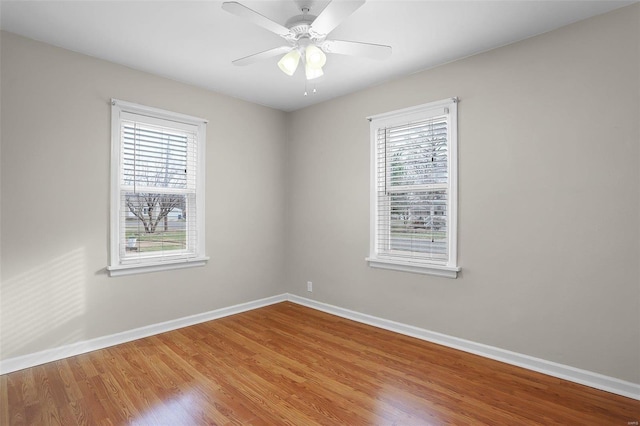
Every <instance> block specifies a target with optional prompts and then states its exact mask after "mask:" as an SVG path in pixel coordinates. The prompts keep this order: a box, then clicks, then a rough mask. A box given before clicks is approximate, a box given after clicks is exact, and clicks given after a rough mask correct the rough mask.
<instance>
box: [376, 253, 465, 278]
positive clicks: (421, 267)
mask: <svg viewBox="0 0 640 426" xmlns="http://www.w3.org/2000/svg"><path fill="white" fill-rule="evenodd" d="M366 261H367V262H369V266H370V267H372V268H382V269H392V270H395V271H402V272H412V273H414V274H426V275H435V276H438V277H445V278H457V277H458V272H460V267H458V266H445V265H436V264H424V263H416V262H407V261H402V260H395V259H379V258H372V257H368V258H366Z"/></svg>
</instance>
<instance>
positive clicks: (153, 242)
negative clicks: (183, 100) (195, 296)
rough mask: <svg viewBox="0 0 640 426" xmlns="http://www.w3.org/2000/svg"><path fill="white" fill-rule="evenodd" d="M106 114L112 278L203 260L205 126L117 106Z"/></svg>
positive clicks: (157, 112) (149, 110)
mask: <svg viewBox="0 0 640 426" xmlns="http://www.w3.org/2000/svg"><path fill="white" fill-rule="evenodd" d="M112 114H113V116H112V121H113V123H112V127H113V128H112V131H113V132H114V134H115V136H114V137H113V141H112V161H113V162H114V164H112V167H113V170H112V173H113V174H114V178H113V179H112V184H113V185H114V187H115V188H114V189H113V190H112V223H111V226H112V231H111V232H112V239H111V241H112V248H111V253H112V255H111V257H112V261H111V266H110V270H111V271H112V275H114V273H113V271H122V270H131V271H134V272H137V271H142V272H145V271H147V270H159V269H167V268H166V266H167V265H170V266H171V267H184V266H195V264H194V265H190V263H191V262H196V263H200V261H202V260H206V259H205V258H204V220H203V215H204V211H203V209H204V200H203V197H204V191H203V188H202V186H203V184H204V180H203V173H204V170H203V166H202V165H203V155H204V154H203V153H204V146H203V145H204V123H205V122H204V120H202V119H197V118H193V117H188V116H184V115H181V114H175V113H170V112H167V111H161V110H156V109H152V108H148V107H142V106H139V105H135V104H129V103H125V102H122V101H114V104H113V108H112ZM116 166H117V169H116ZM116 176H117V180H116V179H115V177H116ZM136 269H137V270H136ZM117 273H119V272H116V274H117Z"/></svg>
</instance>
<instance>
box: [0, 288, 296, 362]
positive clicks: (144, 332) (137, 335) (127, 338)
mask: <svg viewBox="0 0 640 426" xmlns="http://www.w3.org/2000/svg"><path fill="white" fill-rule="evenodd" d="M285 300H287V295H286V294H281V295H278V296H272V297H267V298H265V299H260V300H254V301H252V302H247V303H241V304H239V305H234V306H229V307H226V308H220V309H214V310H213V311H209V312H204V313H201V314H196V315H190V316H187V317H183V318H178V319H175V320H171V321H165V322H161V323H158V324H152V325H148V326H145V327H140V328H134V329H133V330H127V331H123V332H121V333H116V334H111V335H109V336H103V337H97V338H95V339H91V340H85V341H82V342H77V343H72V344H70V345H65V346H60V347H57V348H53V349H47V350H44V351H41V352H36V353H32V354H27V355H23V356H18V357H15V358H8V359H6V360H4V361H0V374H7V373H11V372H13V371H17V370H22V369H23V368H28V367H34V366H36V365H40V364H45V363H47V362H52V361H57V360H59V359H63V358H68V357H70V356H74V355H80V354H83V353H87V352H91V351H95V350H98V349H104V348H108V347H109V346H114V345H119V344H121V343H126V342H131V341H132V340H137V339H142V338H144V337H149V336H153V335H155V334H160V333H165V332H167V331H171V330H176V329H178V328H182V327H188V326H190V325H195V324H200V323H202V322H206V321H211V320H214V319H218V318H222V317H226V316H229V315H234V314H239V313H241V312H246V311H250V310H253V309H257V308H262V307H263V306H268V305H273V304H274V303H279V302H284V301H285Z"/></svg>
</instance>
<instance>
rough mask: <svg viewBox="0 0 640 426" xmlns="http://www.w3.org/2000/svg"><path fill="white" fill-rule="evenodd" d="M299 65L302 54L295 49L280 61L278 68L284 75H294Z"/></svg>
mask: <svg viewBox="0 0 640 426" xmlns="http://www.w3.org/2000/svg"><path fill="white" fill-rule="evenodd" d="M298 63H300V52H298V50H297V49H293V50H292V51H291V52H289V53H287V54H286V55H284V56H283V57H282V58H281V59H280V60H279V61H278V66H279V67H280V69H281V70H282V72H283V73H285V74H287V75H293V73H294V72H296V69H298Z"/></svg>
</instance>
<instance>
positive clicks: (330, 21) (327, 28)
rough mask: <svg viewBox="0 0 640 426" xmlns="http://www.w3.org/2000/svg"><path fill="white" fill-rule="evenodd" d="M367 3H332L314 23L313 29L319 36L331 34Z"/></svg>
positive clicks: (356, 1)
mask: <svg viewBox="0 0 640 426" xmlns="http://www.w3.org/2000/svg"><path fill="white" fill-rule="evenodd" d="M365 1H366V0H349V1H338V0H334V1H332V2H331V3H329V4H328V5H327V7H325V8H324V10H323V11H322V12H320V15H318V17H317V18H316V19H315V20H314V21H313V23H312V24H311V29H312V30H313V31H315V32H316V33H318V34H323V35H326V34H329V33H330V32H331V31H332V30H333V29H334V28H335V27H337V26H338V25H340V23H341V22H342V21H343V20H344V19H345V18H346V17H347V16H349V15H351V14H352V13H353V12H355V11H356V10H357V9H358V8H359V7H360V6H362V5H363V4H364V3H365Z"/></svg>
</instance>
